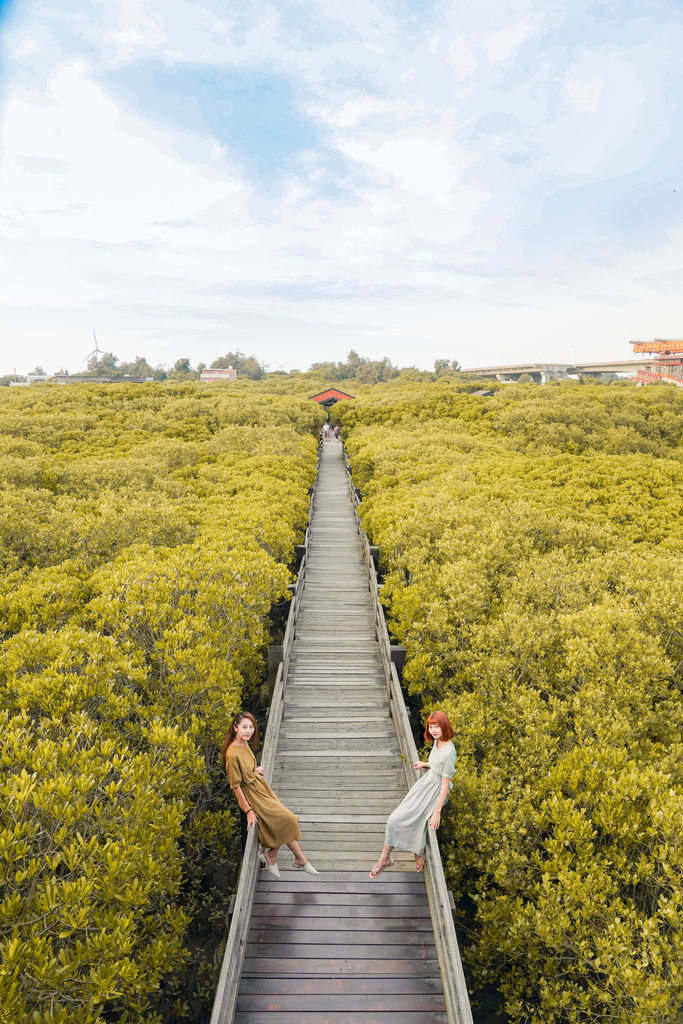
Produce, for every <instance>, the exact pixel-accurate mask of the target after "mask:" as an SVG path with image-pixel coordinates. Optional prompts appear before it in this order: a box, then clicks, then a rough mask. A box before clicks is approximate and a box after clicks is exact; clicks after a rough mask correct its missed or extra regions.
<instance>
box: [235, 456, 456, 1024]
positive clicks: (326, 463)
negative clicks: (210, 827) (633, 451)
mask: <svg viewBox="0 0 683 1024" xmlns="http://www.w3.org/2000/svg"><path fill="white" fill-rule="evenodd" d="M305 572H306V577H305V589H304V595H303V599H302V604H301V610H300V612H299V617H298V620H297V627H296V637H295V640H294V644H293V650H292V659H291V662H290V668H289V679H288V683H287V690H286V694H285V706H284V714H283V719H282V725H281V727H280V738H279V743H278V749H277V756H276V762H275V772H274V776H273V786H274V788H275V791H276V792H277V793H278V795H279V796H280V798H281V799H282V801H283V802H284V803H286V804H287V805H288V806H289V807H291V808H292V810H294V811H295V812H296V813H298V814H299V816H300V823H301V831H302V833H303V839H302V844H301V845H302V848H303V849H304V851H305V853H306V855H307V856H308V858H309V860H310V861H311V863H313V864H315V866H316V867H317V868H318V870H319V871H320V875H319V877H318V878H314V877H313V876H310V875H306V874H304V873H303V872H300V871H293V870H289V871H288V870H286V868H287V867H288V866H290V865H291V864H292V863H293V858H292V856H291V854H290V852H289V850H287V849H286V848H284V849H283V850H282V851H281V853H280V868H281V871H282V878H281V879H280V880H279V881H278V880H276V879H273V878H272V877H271V876H270V875H269V874H268V873H267V872H265V871H262V872H261V876H260V878H259V881H258V882H257V888H256V895H255V899H254V906H253V909H252V917H251V926H250V929H249V934H248V939H247V949H246V956H245V960H244V965H243V969H242V980H241V984H240V990H239V995H238V998H237V1008H236V1013H235V1022H236V1024H261V1022H264V1024H265V1022H266V1021H268V1024H278V1022H285V1021H286V1022H289V1024H293V1022H295V1021H297V1022H302V1024H303V1022H308V1021H310V1022H315V1024H323V1022H326V1021H330V1022H332V1021H334V1022H337V1021H344V1022H345V1024H352V1022H359V1024H360V1022H362V1024H370V1022H371V1021H377V1022H379V1021H382V1022H385V1021H386V1022H387V1024H388V1022H390V1021H391V1022H393V1024H400V1022H402V1021H405V1022H406V1024H408V1022H410V1024H422V1022H425V1024H426V1022H428V1021H429V1022H435V1024H436V1022H439V1021H444V1022H445V1021H446V1020H447V1017H446V1014H445V1008H444V1001H443V991H442V985H441V977H440V973H439V963H438V959H437V955H436V950H435V946H434V935H433V931H432V925H431V918H430V913H429V905H428V902H427V896H426V892H425V885H424V879H423V878H422V877H421V876H419V875H417V874H416V872H415V870H414V867H413V859H412V857H411V856H410V855H406V854H401V853H397V854H396V855H395V860H396V866H395V867H394V868H393V869H392V870H390V871H386V872H385V873H384V874H383V875H382V876H381V877H380V878H378V879H377V880H376V881H374V882H373V881H372V880H371V879H370V878H369V877H368V872H369V870H370V868H371V867H372V865H373V863H374V862H375V860H376V858H377V856H378V854H379V851H380V850H381V847H382V841H383V835H384V823H385V821H386V818H387V815H388V814H389V812H390V811H391V810H392V809H393V808H394V807H395V806H396V804H397V803H398V801H399V800H400V799H401V797H402V796H403V794H404V793H405V791H406V783H405V777H404V773H403V770H402V767H401V759H400V754H399V749H398V743H397V740H396V728H395V726H394V723H393V721H392V719H391V715H390V712H389V701H388V698H387V688H386V681H385V678H384V673H383V669H382V662H381V659H380V654H379V649H378V643H377V639H376V636H375V624H374V612H373V605H372V598H371V594H370V591H369V587H368V577H367V571H366V568H365V563H364V561H363V555H362V548H361V539H360V536H359V532H358V527H357V523H356V519H355V515H354V507H353V502H352V499H351V494H350V491H349V487H348V480H347V471H346V466H345V463H344V458H343V449H342V446H341V444H339V443H338V442H335V441H329V442H327V443H326V444H323V446H322V450H321V459H320V468H319V474H318V481H317V486H316V500H315V506H314V509H313V513H312V517H311V523H310V539H309V552H308V560H307V565H306V569H305Z"/></svg>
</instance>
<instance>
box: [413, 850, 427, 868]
mask: <svg viewBox="0 0 683 1024" xmlns="http://www.w3.org/2000/svg"><path fill="white" fill-rule="evenodd" d="M424 866H425V855H424V853H416V854H415V870H416V871H422V869H423V867H424Z"/></svg>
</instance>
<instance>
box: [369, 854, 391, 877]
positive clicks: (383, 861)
mask: <svg viewBox="0 0 683 1024" xmlns="http://www.w3.org/2000/svg"><path fill="white" fill-rule="evenodd" d="M393 863H394V860H393V857H389V856H388V855H385V854H384V853H383V854H381V856H380V858H379V860H378V861H377V863H376V864H375V866H374V868H373V869H372V871H371V872H370V878H378V877H379V875H381V874H382V872H383V871H385V870H386V869H387V868H390V867H391V866H392V864H393Z"/></svg>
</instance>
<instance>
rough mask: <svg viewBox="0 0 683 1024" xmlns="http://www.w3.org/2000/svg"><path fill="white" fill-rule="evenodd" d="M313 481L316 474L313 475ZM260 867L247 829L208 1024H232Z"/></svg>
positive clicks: (290, 631) (272, 722) (271, 737)
mask: <svg viewBox="0 0 683 1024" xmlns="http://www.w3.org/2000/svg"><path fill="white" fill-rule="evenodd" d="M316 478H317V473H316ZM314 503H315V486H314V487H313V489H312V491H311V502H310V512H309V519H310V516H311V515H312V513H313V505H314ZM309 540H310V526H309V527H308V528H307V530H306V536H305V538H304V544H303V547H304V553H303V556H302V558H301V563H300V565H299V573H298V575H297V580H296V586H295V588H294V594H293V597H292V602H291V604H290V606H289V615H288V616H287V626H286V629H285V636H284V640H283V642H282V661H281V662H280V664H279V665H278V669H277V676H276V678H275V687H274V689H273V695H272V697H271V701H270V708H269V710H268V722H267V725H266V732H265V736H264V740H263V751H262V754H261V765H262V767H263V769H264V773H265V777H266V778H267V779H271V778H272V776H273V768H274V766H275V755H276V753H277V745H278V740H279V738H280V725H281V722H282V712H283V710H284V703H285V690H286V688H287V676H288V673H289V662H290V658H291V656H292V644H293V642H294V635H295V631H296V621H297V618H298V615H299V609H300V607H301V598H302V595H303V591H304V587H305V577H306V563H307V561H308V545H309ZM259 869H260V863H259V859H258V835H257V831H256V829H255V828H252V829H249V831H248V833H247V842H246V845H245V847H244V853H243V854H242V866H241V868H240V875H239V881H238V883H237V891H236V893H235V900H234V907H233V911H232V917H231V920H230V930H229V932H228V939H227V942H226V946H225V952H224V954H223V963H222V966H221V973H220V976H219V978H218V985H217V987H216V995H215V997H214V1002H213V1009H212V1011H211V1024H232V1020H233V1017H234V1015H235V1005H236V1003H237V994H238V992H239V986H240V977H241V974H242V965H243V963H244V954H245V952H246V948H247V935H248V932H249V922H250V920H251V911H252V906H253V903H254V891H255V889H256V882H257V879H258V874H259Z"/></svg>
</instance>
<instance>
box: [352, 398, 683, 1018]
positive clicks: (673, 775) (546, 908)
mask: <svg viewBox="0 0 683 1024" xmlns="http://www.w3.org/2000/svg"><path fill="white" fill-rule="evenodd" d="M337 409H339V417H340V418H341V421H342V428H343V432H344V436H345V440H346V445H347V450H348V453H349V456H350V460H351V465H352V467H353V479H354V483H355V484H356V485H357V486H359V487H360V489H361V492H362V503H361V506H360V510H361V515H362V519H363V523H364V525H365V528H366V529H367V531H368V533H369V535H370V537H371V538H372V542H373V543H374V544H376V545H378V547H379V549H380V551H381V559H382V569H383V571H384V574H385V576H384V586H383V588H382V595H383V598H382V599H383V601H384V603H385V607H386V611H387V616H388V621H389V625H390V629H391V631H392V633H393V635H394V637H395V638H396V640H397V641H398V642H400V643H402V644H404V645H405V647H406V649H407V660H406V665H405V670H404V685H405V686H406V688H407V690H408V692H409V695H412V696H409V699H411V700H414V701H418V702H420V704H421V706H422V709H423V711H424V712H425V713H426V712H428V711H430V710H433V709H435V708H443V709H444V710H446V712H447V713H448V714H449V716H450V717H451V719H452V721H453V722H454V724H455V727H456V737H455V742H456V746H457V750H458V765H457V771H456V778H455V787H454V790H453V795H452V798H451V804H452V809H451V812H450V814H448V813H447V814H446V816H445V821H444V825H443V827H442V829H441V831H440V844H441V849H442V854H443V858H444V862H445V868H446V872H447V876H448V881H449V883H450V886H451V887H452V889H453V891H454V894H455V896H456V901H457V904H458V915H459V924H460V928H461V935H462V944H463V957H464V962H465V970H466V976H467V978H468V982H470V984H471V985H472V986H473V989H474V995H475V998H476V997H481V995H482V993H485V992H487V991H489V990H490V989H491V988H493V989H497V990H498V992H499V993H500V999H501V1004H502V1007H504V1010H505V1013H506V1015H507V1018H508V1020H509V1021H510V1022H511V1024H578V1022H581V1024H595V1022H596V1021H610V1022H614V1024H673V1021H674V1020H678V1019H680V1014H681V1011H682V1010H683V988H682V979H681V964H680V949H681V947H682V946H683V917H682V911H683V849H682V847H681V843H680V820H681V812H682V811H683V769H682V766H683V729H682V726H683V715H682V704H681V687H682V683H683V677H682V672H683V629H682V620H681V608H682V607H683V557H682V552H683V527H682V523H683V505H682V502H683V444H682V437H683V396H681V394H680V391H678V390H677V389H675V388H674V387H658V388H656V389H655V388H653V389H636V388H635V387H633V386H632V385H628V384H617V385H610V386H601V385H596V384H579V383H564V382H563V383H561V384H559V383H558V384H553V385H548V386H546V387H543V388H541V387H538V386H534V385H520V386H500V385H498V386H497V387H496V388H495V394H494V395H492V396H490V397H479V396H475V395H468V394H466V393H465V388H464V387H463V386H461V385H459V384H458V383H457V381H448V380H439V381H436V382H434V383H431V384H428V385H425V384H419V383H412V384H409V383H407V382H400V381H392V382H389V383H388V384H386V385H381V386H379V387H375V388H373V389H367V390H365V391H361V390H360V389H359V393H358V398H357V401H356V402H355V403H353V404H351V403H349V404H348V405H344V406H343V407H342V406H341V404H340V406H338V407H337ZM475 1016H476V1012H475Z"/></svg>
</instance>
